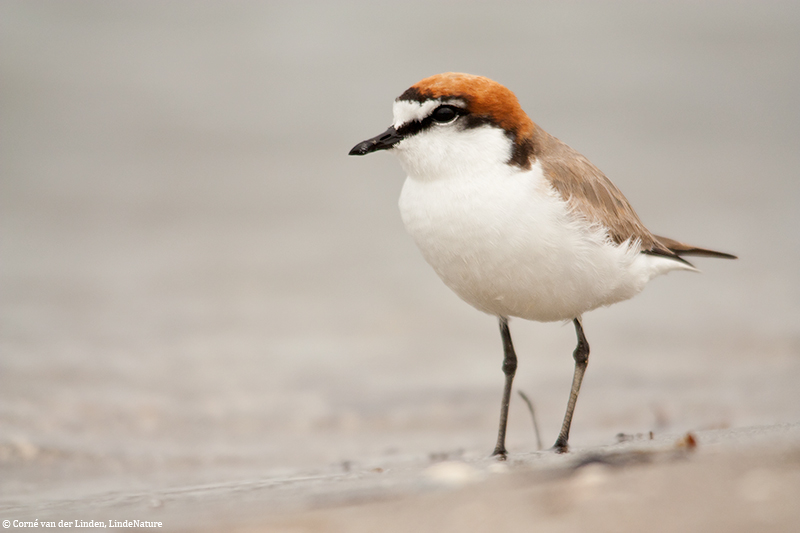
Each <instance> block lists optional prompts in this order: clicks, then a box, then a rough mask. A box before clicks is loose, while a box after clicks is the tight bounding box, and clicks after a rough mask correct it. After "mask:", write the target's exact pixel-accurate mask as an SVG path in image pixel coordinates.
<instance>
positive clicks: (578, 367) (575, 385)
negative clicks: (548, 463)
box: [553, 318, 589, 453]
mask: <svg viewBox="0 0 800 533" xmlns="http://www.w3.org/2000/svg"><path fill="white" fill-rule="evenodd" d="M572 322H573V323H574V324H575V332H576V333H577V334H578V346H576V347H575V351H574V352H572V357H573V358H574V359H575V374H574V375H573V377H572V390H571V391H570V393H569V403H567V412H566V413H565V414H564V423H563V424H562V425H561V433H559V434H558V439H556V443H555V445H554V446H553V448H554V449H555V451H556V452H558V453H565V452H566V451H567V450H568V449H569V446H567V440H569V426H570V425H571V424H572V413H573V412H574V411H575V402H577V401H578V393H579V392H580V390H581V382H582V381H583V374H584V373H585V372H586V365H587V364H588V363H589V343H588V342H586V336H585V335H584V334H583V325H582V324H581V319H580V318H576V319H574V320H573V321H572Z"/></svg>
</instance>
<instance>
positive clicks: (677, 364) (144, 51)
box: [0, 0, 800, 502]
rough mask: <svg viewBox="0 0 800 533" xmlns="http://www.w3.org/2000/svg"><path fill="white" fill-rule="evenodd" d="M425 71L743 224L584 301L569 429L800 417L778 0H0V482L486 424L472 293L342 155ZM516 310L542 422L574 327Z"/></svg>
mask: <svg viewBox="0 0 800 533" xmlns="http://www.w3.org/2000/svg"><path fill="white" fill-rule="evenodd" d="M443 71H463V72H469V73H474V74H481V75H485V76H488V77H491V78H493V79H495V80H497V81H499V82H501V83H503V84H504V85H506V86H508V87H509V88H511V89H512V90H513V91H514V92H515V93H516V94H517V96H518V97H519V99H520V101H521V103H522V105H523V107H524V109H525V110H526V111H527V112H528V114H529V115H530V116H531V118H532V119H533V120H534V121H535V122H537V123H538V124H539V125H540V126H542V127H543V128H544V129H546V130H547V131H549V132H550V133H552V134H554V135H556V136H557V137H559V138H560V139H562V140H564V141H565V142H567V143H568V144H570V145H571V146H572V147H574V148H575V149H577V150H579V151H580V152H582V153H583V154H584V155H586V156H587V157H589V159H591V160H592V161H593V162H594V163H595V164H596V165H597V166H599V167H600V168H601V169H602V170H603V171H604V172H605V173H606V174H607V175H608V176H609V177H610V178H611V179H612V180H614V182H615V183H616V184H617V185H618V186H619V187H620V188H621V189H622V190H623V192H624V193H625V194H626V195H627V197H628V199H629V200H630V201H631V203H632V204H633V205H634V206H635V208H636V209H637V211H638V213H639V214H640V216H641V218H642V219H643V220H644V222H645V224H646V225H647V226H648V227H649V228H650V229H651V230H652V231H654V232H656V233H658V234H662V235H666V236H670V237H674V238H677V239H680V240H684V241H686V242H690V243H692V244H696V245H699V246H705V247H710V248H714V249H718V250H722V251H727V252H732V253H735V254H738V255H739V257H740V259H739V260H738V261H735V262H731V261H720V260H711V259H704V258H698V259H697V261H696V264H697V266H699V268H700V269H702V270H703V274H702V275H694V274H689V273H675V274H671V275H670V276H667V277H664V278H660V279H658V280H656V281H654V282H652V283H651V284H650V286H649V287H648V288H647V289H646V290H645V292H644V293H643V294H641V295H640V296H638V297H637V298H636V299H634V300H631V301H629V302H625V303H622V304H619V305H617V306H615V307H613V308H609V309H601V310H597V311H594V312H592V313H590V314H588V315H587V316H585V317H584V326H585V330H586V334H587V336H588V339H589V342H590V344H591V346H592V360H591V364H590V365H589V370H588V373H587V377H586V380H585V382H584V388H583V390H582V393H581V401H580V402H579V404H578V408H577V412H576V416H575V420H574V425H573V432H572V435H571V443H572V444H573V446H575V447H576V448H578V449H580V448H581V447H587V446H593V445H597V444H605V443H610V442H614V441H615V435H616V434H617V433H620V432H625V433H636V432H646V431H650V430H653V431H656V432H682V431H687V430H692V429H703V428H714V427H719V428H723V427H743V426H751V425H766V424H776V423H781V422H792V421H797V420H798V419H799V418H800V388H798V387H797V383H798V382H800V274H799V272H800V270H798V264H800V237H798V235H799V234H800V233H799V232H798V229H800V210H799V209H798V207H800V179H798V178H799V176H798V168H800V106H799V105H798V97H800V5H798V3H797V2H794V1H787V2H778V1H770V2H764V1H757V2H756V1H752V2H722V1H718V2H715V1H708V2H690V1H685V2H684V1H671V2H647V3H643V2H633V1H630V2H623V1H620V2H594V1H575V2H542V1H538V2H530V1H518V2H504V1H498V2H492V3H491V4H488V3H483V2H469V1H458V2H457V1H450V2H431V1H424V2H421V1H405V2H394V3H389V2H366V1H365V2H344V1H341V2H302V1H299V2H245V1H242V2H196V1H192V2H189V1H185V2H179V1H174V2H140V1H119V2H102V1H70V2H58V1H50V2H44V1H31V0H26V1H8V0H2V1H0V77H1V79H0V83H2V88H1V89H0V313H2V314H1V315H0V328H1V329H0V472H2V475H0V497H2V498H4V499H6V500H7V501H12V500H13V501H16V502H19V501H32V502H35V501H39V500H45V499H47V498H51V497H56V496H58V495H63V494H67V493H68V494H70V496H71V497H75V498H80V497H81V495H86V494H93V493H97V492H98V491H100V490H111V489H123V488H132V487H133V488H135V487H153V486H170V485H176V484H186V483H198V482H203V481H215V480H226V479H238V478H241V477H244V476H249V477H253V476H269V475H275V473H277V472H284V473H285V472H298V471H303V470H304V469H306V470H308V469H313V468H322V467H326V466H327V465H331V464H337V463H339V462H342V461H354V462H359V461H368V460H370V458H375V457H386V456H388V455H394V456H398V457H402V456H406V455H414V454H429V453H457V452H458V451H459V450H465V451H466V452H474V453H478V454H482V453H486V454H488V453H489V452H490V451H491V450H492V447H493V444H494V439H495V432H496V424H497V416H498V411H499V404H500V396H501V391H502V383H503V376H502V372H501V362H502V348H501V343H500V338H499V334H498V331H497V325H496V322H495V320H494V319H493V318H492V317H489V316H485V315H482V314H481V313H479V312H477V311H475V310H473V309H472V308H471V307H469V306H468V305H467V304H465V303H463V302H461V301H460V300H459V299H458V298H457V297H456V296H455V295H453V294H452V293H451V292H450V291H449V290H448V289H447V288H446V287H445V286H444V285H443V284H442V283H441V282H440V281H439V280H438V278H437V277H436V275H435V274H434V273H433V271H432V270H431V269H430V268H429V267H428V266H427V265H426V264H425V263H424V261H423V260H422V258H421V256H420V254H419V252H418V251H417V250H416V248H415V247H414V244H413V242H412V241H411V239H410V237H409V236H407V235H406V233H405V231H404V229H403V227H402V223H401V221H400V216H399V213H398V210H397V198H398V195H399V192H400V188H401V186H402V183H403V179H404V176H403V173H402V171H401V169H400V166H399V164H398V163H397V161H395V160H394V158H393V157H392V156H391V154H388V153H382V154H375V155H372V156H370V157H366V158H353V157H348V156H347V152H348V151H349V149H350V148H351V147H352V146H353V145H355V144H356V143H358V142H360V141H362V140H364V139H366V138H368V137H372V136H373V135H376V134H378V133H380V132H382V131H384V130H385V128H386V127H387V126H388V125H389V124H390V121H391V104H392V101H393V99H394V98H395V97H397V96H398V95H399V94H400V93H402V92H403V91H404V90H405V89H406V88H407V87H408V86H410V85H412V84H413V83H415V82H417V81H418V80H420V79H422V78H424V77H427V76H430V75H432V74H435V73H438V72H443ZM511 328H512V334H513V335H514V339H515V341H516V344H517V351H518V353H519V355H520V367H519V371H518V373H517V381H516V385H517V387H518V388H519V389H521V390H524V391H525V392H526V393H527V394H528V395H529V396H530V397H531V399H532V400H533V401H534V403H535V405H536V407H537V411H538V415H539V423H540V425H541V428H542V432H543V440H544V441H545V445H547V446H549V445H550V444H552V442H553V441H554V439H555V437H556V434H557V432H558V429H559V425H560V422H561V417H562V416H563V411H564V407H565V405H566V401H567V396H568V391H569V384H570V380H571V377H572V364H573V363H572V357H571V353H572V350H573V348H574V344H575V339H574V331H573V328H572V327H571V326H570V325H568V324H567V325H563V324H557V323H556V324H537V323H527V322H524V321H521V320H515V321H513V322H512V325H511ZM508 438H509V441H508V445H509V448H510V450H511V451H512V453H514V452H517V453H521V452H529V451H532V450H534V449H535V437H534V435H533V432H532V430H531V424H530V419H529V416H528V414H527V412H526V411H525V409H524V405H523V403H522V402H521V401H519V399H518V398H515V399H514V400H513V402H512V406H511V420H510V428H509V437H508Z"/></svg>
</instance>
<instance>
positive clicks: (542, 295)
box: [400, 165, 680, 321]
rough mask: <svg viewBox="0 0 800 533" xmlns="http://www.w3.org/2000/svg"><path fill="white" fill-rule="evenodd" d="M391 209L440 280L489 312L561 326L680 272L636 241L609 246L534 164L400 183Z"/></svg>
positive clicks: (482, 309)
mask: <svg viewBox="0 0 800 533" xmlns="http://www.w3.org/2000/svg"><path fill="white" fill-rule="evenodd" d="M400 213H401V215H402V218H403V222H404V223H405V226H406V229H407V230H408V232H409V233H410V234H411V235H412V237H413V238H414V240H415V241H416V243H417V245H418V246H419V248H420V250H421V251H422V254H423V256H424V257H425V259H426V261H427V262H428V263H429V264H430V265H431V266H432V267H433V268H434V270H436V273H437V274H438V275H439V276H440V277H441V278H442V280H443V281H444V282H445V284H447V286H448V287H450V288H451V289H452V290H453V291H455V293H456V294H458V295H459V296H460V297H461V298H462V299H463V300H465V301H466V302H468V303H469V304H471V305H473V306H474V307H476V308H477V309H479V310H481V311H484V312H486V313H489V314H493V315H497V316H505V317H510V316H515V317H520V318H525V319H529V320H538V321H555V320H569V319H572V318H575V317H578V316H580V315H581V314H582V313H584V312H586V311H589V310H591V309H595V308H597V307H599V306H602V305H609V304H612V303H614V302H618V301H621V300H625V299H628V298H630V297H632V296H634V295H635V294H637V293H638V292H639V291H641V290H642V289H643V288H644V285H645V284H646V283H647V281H649V279H651V278H652V277H653V276H655V275H657V274H660V273H663V272H664V271H668V270H671V269H673V268H680V266H679V263H676V262H675V261H668V260H664V259H661V258H652V256H648V255H644V254H640V253H639V249H638V244H636V243H634V244H633V245H631V246H629V245H627V244H623V245H614V244H612V243H610V242H609V241H608V240H607V239H606V236H605V233H604V232H603V231H602V230H601V229H599V228H592V227H590V226H589V225H588V224H587V223H586V222H585V221H584V220H583V219H580V218H578V217H575V216H574V215H573V214H572V213H571V212H570V210H569V208H568V206H567V204H566V203H565V202H564V201H563V200H562V199H561V198H560V197H559V196H558V195H557V194H556V193H555V192H554V191H553V190H552V189H551V188H550V187H549V184H548V183H547V182H546V180H545V179H544V177H543V175H542V171H541V168H540V167H539V166H538V165H534V167H533V169H532V170H531V171H528V172H516V171H515V170H514V169H512V167H509V170H508V174H507V175H499V176H498V175H495V176H490V177H486V176H463V175H461V176H454V177H450V178H447V179H437V180H425V179H419V178H414V177H409V178H408V179H407V180H406V182H405V184H404V186H403V191H402V193H401V195H400ZM673 264H675V266H673Z"/></svg>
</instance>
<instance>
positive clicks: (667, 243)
mask: <svg viewBox="0 0 800 533" xmlns="http://www.w3.org/2000/svg"><path fill="white" fill-rule="evenodd" d="M653 237H655V238H656V240H657V241H658V242H659V243H661V244H662V245H664V247H665V248H667V249H669V251H670V252H672V253H674V254H675V255H677V256H678V257H681V256H684V255H698V256H703V257H717V258H720V259H738V257H736V256H735V255H731V254H726V253H725V252H716V251H714V250H708V249H707V248H698V247H696V246H691V245H689V244H684V243H682V242H679V241H676V240H674V239H670V238H669V237H659V236H658V235H653Z"/></svg>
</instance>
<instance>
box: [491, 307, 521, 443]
mask: <svg viewBox="0 0 800 533" xmlns="http://www.w3.org/2000/svg"><path fill="white" fill-rule="evenodd" d="M499 320H500V335H501V336H502V337H503V373H504V374H505V375H506V385H505V388H504V389H503V403H502V405H501V406H500V429H499V430H498V431H497V446H495V447H494V453H493V454H492V455H499V456H501V458H503V459H505V457H506V454H507V453H508V452H506V425H508V404H509V402H510V401H511V384H512V382H513V381H514V374H515V373H516V372H517V354H516V353H514V345H513V344H512V343H511V332H510V331H509V330H508V319H506V318H505V317H502V316H501V317H500V319H499Z"/></svg>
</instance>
